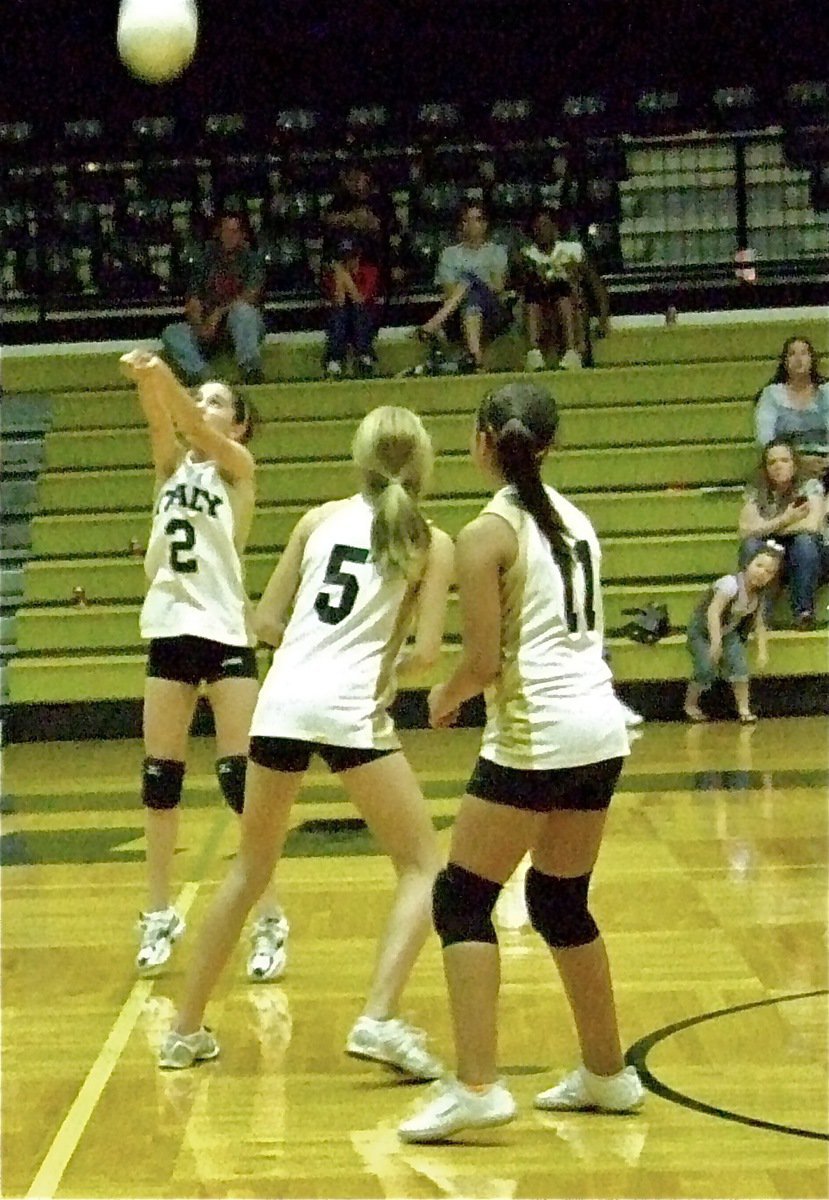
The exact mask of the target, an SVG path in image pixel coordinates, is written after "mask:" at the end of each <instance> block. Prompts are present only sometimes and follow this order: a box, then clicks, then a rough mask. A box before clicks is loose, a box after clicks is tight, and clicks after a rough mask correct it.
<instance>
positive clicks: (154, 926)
mask: <svg viewBox="0 0 829 1200" xmlns="http://www.w3.org/2000/svg"><path fill="white" fill-rule="evenodd" d="M121 368H122V371H123V373H124V374H125V375H126V376H127V378H128V379H131V380H132V381H133V382H134V383H135V384H136V386H137V388H138V397H139V400H140V402H141V406H142V408H143V410H144V415H145V417H146V419H147V425H148V428H149V434H150V444H151V447H152V455H153V463H154V466H155V481H156V501H155V507H154V514H153V523H152V528H151V530H150V538H149V544H148V546H147V553H146V557H145V560H144V567H145V571H146V575H147V581H148V582H147V595H146V598H145V600H144V606H143V608H142V610H141V636H142V637H143V638H145V639H146V640H148V641H149V657H148V662H147V678H146V681H145V685H144V750H145V754H146V758H145V759H144V766H143V773H142V788H141V791H142V800H143V803H144V808H145V827H146V839H147V875H148V892H149V897H148V905H147V910H146V911H145V912H142V914H141V918H140V921H139V934H140V945H139V948H138V954H137V956H136V967H137V969H138V971H139V973H140V974H142V975H156V974H157V973H158V972H159V971H160V970H161V969H162V968H163V967H164V965H165V964H166V962H167V960H168V959H169V957H170V953H171V950H172V946H173V943H174V942H176V941H178V939H179V938H180V937H181V935H182V933H183V932H184V919H183V917H182V916H181V914H180V913H179V912H177V911H176V909H175V908H173V907H172V906H171V904H170V891H171V877H172V870H173V858H174V855H175V849H176V838H177V835H178V826H179V805H180V802H181V792H182V784H183V781H184V774H185V768H186V761H185V760H186V758H187V742H188V738H189V733H190V726H191V724H192V720H193V713H194V710H195V707H196V701H197V700H198V696H199V689H200V686H201V685H202V683H203V684H204V685H205V690H206V694H207V698H208V700H209V702H210V707H211V709H212V710H213V718H214V721H215V724H216V749H217V752H218V757H217V759H216V774H217V777H218V781H219V786H220V788H221V791H222V794H223V795H224V798H225V800H226V801H227V803H228V804H229V806H230V807H231V808H232V809H233V810H234V812H236V813H240V812H241V811H242V801H243V798H244V790H245V772H246V768H247V748H248V729H249V727H250V718H251V714H252V713H253V708H254V705H255V703H256V696H257V693H258V691H259V684H258V681H257V671H256V656H255V654H254V649H253V647H254V638H253V634H252V632H251V628H250V621H249V617H248V608H249V604H248V599H247V596H246V594H245V587H244V580H243V572H242V563H241V555H242V552H243V550H244V547H245V543H246V542H247V538H248V533H249V530H250V523H251V519H252V516H253V502H254V474H255V470H256V464H255V462H254V460H253V456H252V455H251V453H250V451H249V450H248V449H247V446H246V445H245V443H246V442H247V441H248V440H249V438H250V436H251V433H252V424H253V413H252V410H251V408H250V406H249V405H248V404H247V402H246V401H245V400H244V399H243V398H242V397H241V396H238V395H236V394H235V393H234V392H232V391H231V389H230V388H229V387H228V386H227V385H226V384H224V383H219V382H218V381H213V382H211V383H205V384H203V385H202V387H200V388H199V390H198V391H197V392H196V393H195V395H194V396H192V395H190V394H189V393H188V392H187V391H185V389H184V388H183V387H182V386H181V385H180V384H179V382H178V380H177V379H175V377H174V376H173V373H172V372H171V370H170V368H169V367H168V366H167V365H166V363H163V362H162V361H161V359H159V358H156V357H155V356H154V355H151V354H148V353H146V352H145V351H141V350H133V351H131V352H130V353H129V354H125V355H124V356H123V358H122V359H121ZM287 934H288V923H287V921H286V920H285V917H284V915H283V913H282V911H281V909H280V908H279V906H278V905H277V904H276V903H275V902H274V901H273V899H272V898H270V897H269V898H268V899H266V900H265V901H264V902H263V904H262V906H261V910H260V916H259V919H258V920H257V922H256V923H255V925H254V928H253V932H252V941H253V945H252V949H251V955H250V958H249V960H248V976H249V978H250V979H251V980H253V981H258V982H261V981H265V980H268V979H276V978H277V977H278V976H280V975H281V974H282V973H283V972H284V970H285V940H286V937H287Z"/></svg>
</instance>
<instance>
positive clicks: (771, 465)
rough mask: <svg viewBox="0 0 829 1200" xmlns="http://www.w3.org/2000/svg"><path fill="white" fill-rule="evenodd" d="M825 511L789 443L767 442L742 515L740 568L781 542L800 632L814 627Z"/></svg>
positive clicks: (819, 491) (819, 494) (820, 495)
mask: <svg viewBox="0 0 829 1200" xmlns="http://www.w3.org/2000/svg"><path fill="white" fill-rule="evenodd" d="M823 512H824V497H823V491H822V488H821V486H820V484H819V483H818V482H817V480H815V479H810V478H808V477H804V476H803V473H802V471H801V469H800V463H799V460H798V455H797V451H796V450H795V449H794V448H793V447H792V446H791V445H790V443H789V442H787V441H783V440H779V439H778V440H775V441H772V442H769V444H768V445H767V446H766V447H765V448H764V449H763V453H762V456H761V459H760V465H759V467H758V470H757V478H756V482H755V483H754V484H753V485H750V486H749V488H748V489H747V491H746V494H745V503H744V504H743V509H742V512H741V513H740V523H739V532H740V537H741V538H742V539H743V541H742V545H741V546H740V563H741V564H742V565H745V564H746V563H747V562H749V561H750V560H751V559H752V558H753V557H754V555H755V554H756V553H757V550H758V547H759V546H761V545H762V544H763V543H764V542H765V540H766V539H767V538H769V537H773V538H774V540H775V541H776V542H779V543H780V545H781V546H782V547H783V549H784V554H785V558H784V565H783V572H782V575H781V578H785V579H787V580H788V584H789V590H790V594H791V603H792V611H793V613H794V620H795V625H796V627H797V628H798V629H811V628H812V627H813V625H814V620H815V592H816V590H817V582H818V574H819V571H820V560H821V536H820V529H821V522H822V520H823Z"/></svg>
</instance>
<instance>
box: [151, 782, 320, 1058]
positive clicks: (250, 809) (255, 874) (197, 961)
mask: <svg viewBox="0 0 829 1200" xmlns="http://www.w3.org/2000/svg"><path fill="white" fill-rule="evenodd" d="M302 778H303V775H302V773H301V772H297V773H296V774H293V773H288V772H285V771H269V770H266V769H265V768H264V767H260V766H257V764H256V763H248V773H247V785H246V787H245V811H244V812H243V814H242V838H241V844H240V846H239V853H238V855H237V856H236V858H235V859H234V861H233V862H232V864H231V867H230V871H229V872H228V874H227V877H226V878H225V881H224V883H223V884H222V886H221V887H220V888H219V891H218V892H217V894H216V897H215V899H214V900H213V903H212V905H211V906H210V909H209V910H208V913H207V916H206V917H205V919H204V921H203V923H202V926H201V929H200V930H199V936H198V939H197V941H196V946H195V951H194V954H193V958H192V961H191V963H190V966H189V969H188V971H187V979H186V981H185V985H184V996H183V999H182V1001H181V1003H180V1005H179V1009H178V1015H177V1017H176V1020H175V1023H174V1026H173V1028H174V1029H175V1030H176V1032H177V1033H181V1034H188V1033H195V1031H196V1030H197V1029H198V1028H199V1026H200V1025H201V1023H202V1019H203V1017H204V1010H205V1008H206V1006H207V1001H208V1000H209V999H210V995H211V993H212V991H213V989H214V987H215V986H216V984H217V982H218V980H219V976H220V975H221V973H222V970H223V969H224V967H225V964H226V963H227V960H228V958H229V957H230V955H231V953H232V951H233V948H234V946H235V945H236V943H237V942H238V940H239V934H240V933H241V931H242V926H243V925H244V923H245V920H246V918H247V915H248V913H249V912H250V910H251V908H252V907H253V905H254V904H255V903H256V901H257V900H258V899H259V896H260V895H261V894H262V891H263V889H264V888H265V886H266V885H267V883H268V880H269V879H270V877H271V875H272V874H273V869H274V866H275V865H276V862H277V860H278V858H279V856H280V854H281V853H282V847H283V845H284V843H285V835H286V833H287V831H288V819H289V817H290V812H291V805H292V804H293V802H294V799H295V798H296V794H297V792H298V791H299V788H300V786H301V784H302Z"/></svg>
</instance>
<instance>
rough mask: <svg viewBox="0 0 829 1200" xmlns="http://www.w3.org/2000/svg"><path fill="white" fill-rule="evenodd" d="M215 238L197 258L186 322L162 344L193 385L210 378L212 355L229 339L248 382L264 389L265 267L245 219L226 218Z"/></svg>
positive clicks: (218, 223) (169, 328)
mask: <svg viewBox="0 0 829 1200" xmlns="http://www.w3.org/2000/svg"><path fill="white" fill-rule="evenodd" d="M213 233H214V236H213V238H212V239H211V240H210V241H209V242H207V244H206V245H205V246H204V248H203V250H202V252H201V253H200V254H199V255H198V256H197V258H196V261H195V264H194V270H193V274H192V277H191V279H190V280H189V283H188V286H187V289H186V293H185V301H184V315H185V318H186V319H185V320H184V321H180V322H178V323H176V324H174V325H168V326H167V328H166V329H165V330H164V332H163V333H162V335H161V340H162V343H163V345H164V349H165V352H166V354H167V356H168V358H169V359H170V360H171V362H172V364H173V365H174V366H175V367H176V368H177V369H178V370H179V371H180V372H181V374H182V375H183V376H184V378H185V380H186V382H187V383H188V384H191V385H192V384H197V383H203V382H204V381H205V380H207V379H209V378H210V377H211V371H210V366H209V363H208V361H207V355H208V354H209V353H210V352H211V351H213V350H215V349H217V348H218V346H219V345H220V343H221V342H222V341H223V340H224V338H225V337H226V336H229V338H230V341H231V343H232V346H233V353H234V357H235V359H236V363H237V365H238V367H239V370H240V372H241V375H242V380H243V382H244V383H261V382H262V378H263V375H262V362H261V344H262V340H263V338H264V335H265V326H264V322H263V320H262V314H261V312H260V309H259V300H260V297H261V294H262V287H263V283H264V272H263V267H262V262H261V259H260V257H259V254H258V253H257V251H256V250H255V248H254V247H253V245H252V241H253V239H252V236H251V232H250V227H249V225H248V221H247V218H246V216H244V215H243V214H242V213H238V212H224V213H222V214H221V215H220V216H219V217H218V219H217V221H216V224H215V227H214V231H213Z"/></svg>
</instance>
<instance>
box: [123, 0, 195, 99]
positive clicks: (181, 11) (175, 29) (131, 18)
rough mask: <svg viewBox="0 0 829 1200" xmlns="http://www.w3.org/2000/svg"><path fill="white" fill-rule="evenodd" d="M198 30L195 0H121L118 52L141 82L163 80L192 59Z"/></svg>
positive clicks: (170, 76)
mask: <svg viewBox="0 0 829 1200" xmlns="http://www.w3.org/2000/svg"><path fill="white" fill-rule="evenodd" d="M198 30H199V18H198V13H197V11H196V4H195V0H121V8H120V10H119V12H118V53H119V54H120V56H121V60H122V62H123V63H124V65H125V66H126V67H127V68H128V69H129V70H130V71H131V72H132V73H133V75H137V76H138V78H139V79H143V80H144V81H145V83H166V81H167V80H168V79H175V77H176V76H177V75H180V74H181V72H182V71H183V70H184V68H185V67H186V66H187V65H188V63H189V62H190V60H191V59H192V57H193V54H194V53H195V49H196V36H197V34H198Z"/></svg>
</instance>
